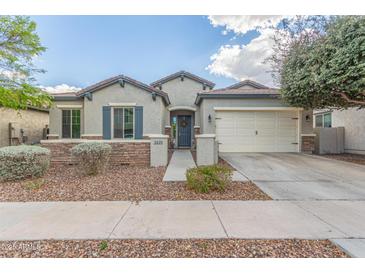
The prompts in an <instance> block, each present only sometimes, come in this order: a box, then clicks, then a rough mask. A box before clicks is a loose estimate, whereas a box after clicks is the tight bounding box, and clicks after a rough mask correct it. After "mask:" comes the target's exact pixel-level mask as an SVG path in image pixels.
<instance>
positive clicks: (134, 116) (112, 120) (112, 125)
mask: <svg viewBox="0 0 365 274" xmlns="http://www.w3.org/2000/svg"><path fill="white" fill-rule="evenodd" d="M116 108H118V109H120V108H122V109H123V136H124V119H125V115H124V109H125V108H131V109H133V137H132V138H119V137H114V109H116ZM135 113H136V108H135V107H132V106H125V105H124V106H115V107H112V111H111V130H112V139H115V140H134V139H135V138H136V128H135V119H136V115H135Z"/></svg>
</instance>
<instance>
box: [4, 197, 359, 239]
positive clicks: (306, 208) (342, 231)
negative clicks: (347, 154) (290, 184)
mask: <svg viewBox="0 0 365 274" xmlns="http://www.w3.org/2000/svg"><path fill="white" fill-rule="evenodd" d="M227 237H235V238H245V239H287V238H301V239H347V238H365V201H357V202H356V201H353V202H349V201H336V202H333V201H331V202H328V201H303V202H293V201H143V202H141V203H139V204H138V205H136V204H134V203H131V202H128V201H120V202H119V201H115V202H29V203H7V202H6V203H0V240H35V239H106V238H116V239H117V238H118V239H126V238H138V239H167V238H227Z"/></svg>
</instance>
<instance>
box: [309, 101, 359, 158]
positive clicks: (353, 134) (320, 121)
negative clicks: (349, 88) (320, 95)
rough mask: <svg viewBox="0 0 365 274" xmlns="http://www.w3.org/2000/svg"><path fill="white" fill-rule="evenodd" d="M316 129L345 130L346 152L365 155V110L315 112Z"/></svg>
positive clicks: (325, 110)
mask: <svg viewBox="0 0 365 274" xmlns="http://www.w3.org/2000/svg"><path fill="white" fill-rule="evenodd" d="M314 116H315V119H314V127H316V128H330V127H334V128H335V127H343V128H344V144H343V145H344V151H345V152H347V153H356V154H365V109H358V108H349V109H346V110H338V109H323V110H316V111H314Z"/></svg>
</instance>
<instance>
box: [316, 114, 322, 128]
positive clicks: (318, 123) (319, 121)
mask: <svg viewBox="0 0 365 274" xmlns="http://www.w3.org/2000/svg"><path fill="white" fill-rule="evenodd" d="M316 127H323V115H316Z"/></svg>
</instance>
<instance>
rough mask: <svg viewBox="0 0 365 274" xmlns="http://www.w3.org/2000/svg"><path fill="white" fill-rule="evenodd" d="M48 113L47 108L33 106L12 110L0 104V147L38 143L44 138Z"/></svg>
mask: <svg viewBox="0 0 365 274" xmlns="http://www.w3.org/2000/svg"><path fill="white" fill-rule="evenodd" d="M48 113H49V111H48V109H40V108H35V107H28V108H27V109H24V110H23V109H21V110H14V109H10V108H5V107H1V106H0V117H1V119H0V147H3V146H10V145H19V144H37V143H39V142H40V140H42V139H43V138H45V134H44V133H45V128H46V127H47V126H48V124H49V114H48Z"/></svg>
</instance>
